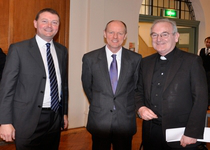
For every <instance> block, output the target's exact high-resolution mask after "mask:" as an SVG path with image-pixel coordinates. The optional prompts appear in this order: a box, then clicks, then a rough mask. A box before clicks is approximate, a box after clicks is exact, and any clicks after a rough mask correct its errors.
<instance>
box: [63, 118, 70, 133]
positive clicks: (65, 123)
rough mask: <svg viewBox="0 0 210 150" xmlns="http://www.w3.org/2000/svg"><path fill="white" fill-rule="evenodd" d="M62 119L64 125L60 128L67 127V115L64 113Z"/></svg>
mask: <svg viewBox="0 0 210 150" xmlns="http://www.w3.org/2000/svg"><path fill="white" fill-rule="evenodd" d="M63 121H64V126H63V128H62V130H64V129H67V128H68V122H69V121H68V116H67V115H64V116H63Z"/></svg>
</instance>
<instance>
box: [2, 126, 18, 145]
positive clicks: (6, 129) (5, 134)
mask: <svg viewBox="0 0 210 150" xmlns="http://www.w3.org/2000/svg"><path fill="white" fill-rule="evenodd" d="M0 137H1V138H2V139H3V140H5V141H6V142H12V141H13V140H14V139H15V128H14V127H13V125H12V124H2V125H1V126H0Z"/></svg>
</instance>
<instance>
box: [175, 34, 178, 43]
mask: <svg viewBox="0 0 210 150" xmlns="http://www.w3.org/2000/svg"><path fill="white" fill-rule="evenodd" d="M178 41H179V33H178V32H176V33H175V42H178Z"/></svg>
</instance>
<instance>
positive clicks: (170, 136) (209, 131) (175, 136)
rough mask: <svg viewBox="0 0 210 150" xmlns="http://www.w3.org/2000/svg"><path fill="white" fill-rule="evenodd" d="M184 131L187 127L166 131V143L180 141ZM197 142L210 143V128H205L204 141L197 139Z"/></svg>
mask: <svg viewBox="0 0 210 150" xmlns="http://www.w3.org/2000/svg"><path fill="white" fill-rule="evenodd" d="M184 130H185V127H183V128H172V129H166V141H167V142H175V141H180V140H181V137H182V135H183V134H184ZM197 141H200V142H210V128H209V127H205V129H204V134H203V139H197Z"/></svg>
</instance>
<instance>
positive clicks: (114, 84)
mask: <svg viewBox="0 0 210 150" xmlns="http://www.w3.org/2000/svg"><path fill="white" fill-rule="evenodd" d="M112 58H113V60H112V62H111V65H110V71H109V75H110V79H111V84H112V90H113V93H115V91H116V88H117V82H118V71H117V60H116V55H115V54H113V55H112Z"/></svg>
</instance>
